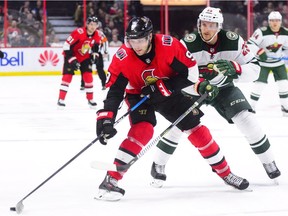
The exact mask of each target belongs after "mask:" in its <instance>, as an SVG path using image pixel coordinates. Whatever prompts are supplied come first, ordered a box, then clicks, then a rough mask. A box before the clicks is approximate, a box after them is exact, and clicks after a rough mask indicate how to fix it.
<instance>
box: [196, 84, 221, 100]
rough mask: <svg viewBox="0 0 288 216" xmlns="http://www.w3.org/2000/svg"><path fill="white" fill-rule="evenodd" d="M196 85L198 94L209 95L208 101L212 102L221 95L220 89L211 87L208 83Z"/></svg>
mask: <svg viewBox="0 0 288 216" xmlns="http://www.w3.org/2000/svg"><path fill="white" fill-rule="evenodd" d="M195 85H196V89H197V92H198V93H199V94H200V95H203V94H205V93H207V94H208V96H207V98H206V99H207V100H208V101H212V100H213V99H214V98H216V97H217V95H218V93H219V88H218V87H217V86H214V85H211V84H210V83H209V82H208V81H206V80H204V81H202V82H199V83H197V84H195Z"/></svg>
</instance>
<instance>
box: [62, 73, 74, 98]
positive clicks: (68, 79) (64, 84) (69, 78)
mask: <svg viewBox="0 0 288 216" xmlns="http://www.w3.org/2000/svg"><path fill="white" fill-rule="evenodd" d="M72 77H73V75H72V74H64V75H63V76H62V82H61V85H60V91H59V99H61V100H65V97H66V94H67V92H68V89H69V84H70V83H71V81H72Z"/></svg>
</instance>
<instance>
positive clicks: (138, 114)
mask: <svg viewBox="0 0 288 216" xmlns="http://www.w3.org/2000/svg"><path fill="white" fill-rule="evenodd" d="M127 98H128V100H127V102H128V106H129V107H132V106H134V105H135V104H136V103H137V102H139V100H141V98H140V97H135V96H131V95H128V96H127ZM142 111H143V112H142ZM130 123H131V128H130V130H129V132H128V134H127V137H126V138H125V139H124V141H123V142H122V143H121V144H120V147H119V149H118V152H117V155H116V158H115V160H114V164H116V165H125V164H128V163H129V162H130V161H131V160H132V159H133V158H134V157H136V155H137V154H138V153H139V152H140V151H141V150H142V148H143V147H144V146H145V145H146V144H147V143H148V142H149V141H150V139H151V138H152V137H153V132H154V129H153V127H154V126H155V125H156V117H155V113H154V109H153V107H152V106H149V105H147V104H142V105H140V106H139V107H138V108H137V110H135V111H134V112H132V113H131V114H130ZM124 174H125V172H114V171H108V172H107V175H106V176H105V179H104V180H103V182H102V183H101V184H100V186H99V192H98V195H97V196H96V198H97V199H100V200H110V201H112V200H119V199H121V198H122V196H124V194H125V190H124V189H122V188H120V187H119V186H118V181H119V180H121V179H122V178H123V175H124Z"/></svg>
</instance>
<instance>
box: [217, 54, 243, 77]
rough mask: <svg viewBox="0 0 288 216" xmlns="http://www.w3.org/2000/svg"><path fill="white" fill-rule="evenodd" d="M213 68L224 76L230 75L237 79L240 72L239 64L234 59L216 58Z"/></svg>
mask: <svg viewBox="0 0 288 216" xmlns="http://www.w3.org/2000/svg"><path fill="white" fill-rule="evenodd" d="M213 69H214V70H215V71H217V72H218V73H220V74H223V75H224V76H229V77H232V78H233V79H237V78H238V76H240V75H241V73H242V68H241V66H240V64H238V63H237V62H235V61H228V60H224V59H221V60H218V61H216V62H215V63H214V66H213Z"/></svg>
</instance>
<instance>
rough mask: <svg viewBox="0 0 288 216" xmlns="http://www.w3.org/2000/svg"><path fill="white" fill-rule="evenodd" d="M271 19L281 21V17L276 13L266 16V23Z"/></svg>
mask: <svg viewBox="0 0 288 216" xmlns="http://www.w3.org/2000/svg"><path fill="white" fill-rule="evenodd" d="M272 19H273V20H281V21H282V15H281V14H280V13H279V12H278V11H272V12H271V13H270V14H269V16H268V21H269V20H272Z"/></svg>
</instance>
